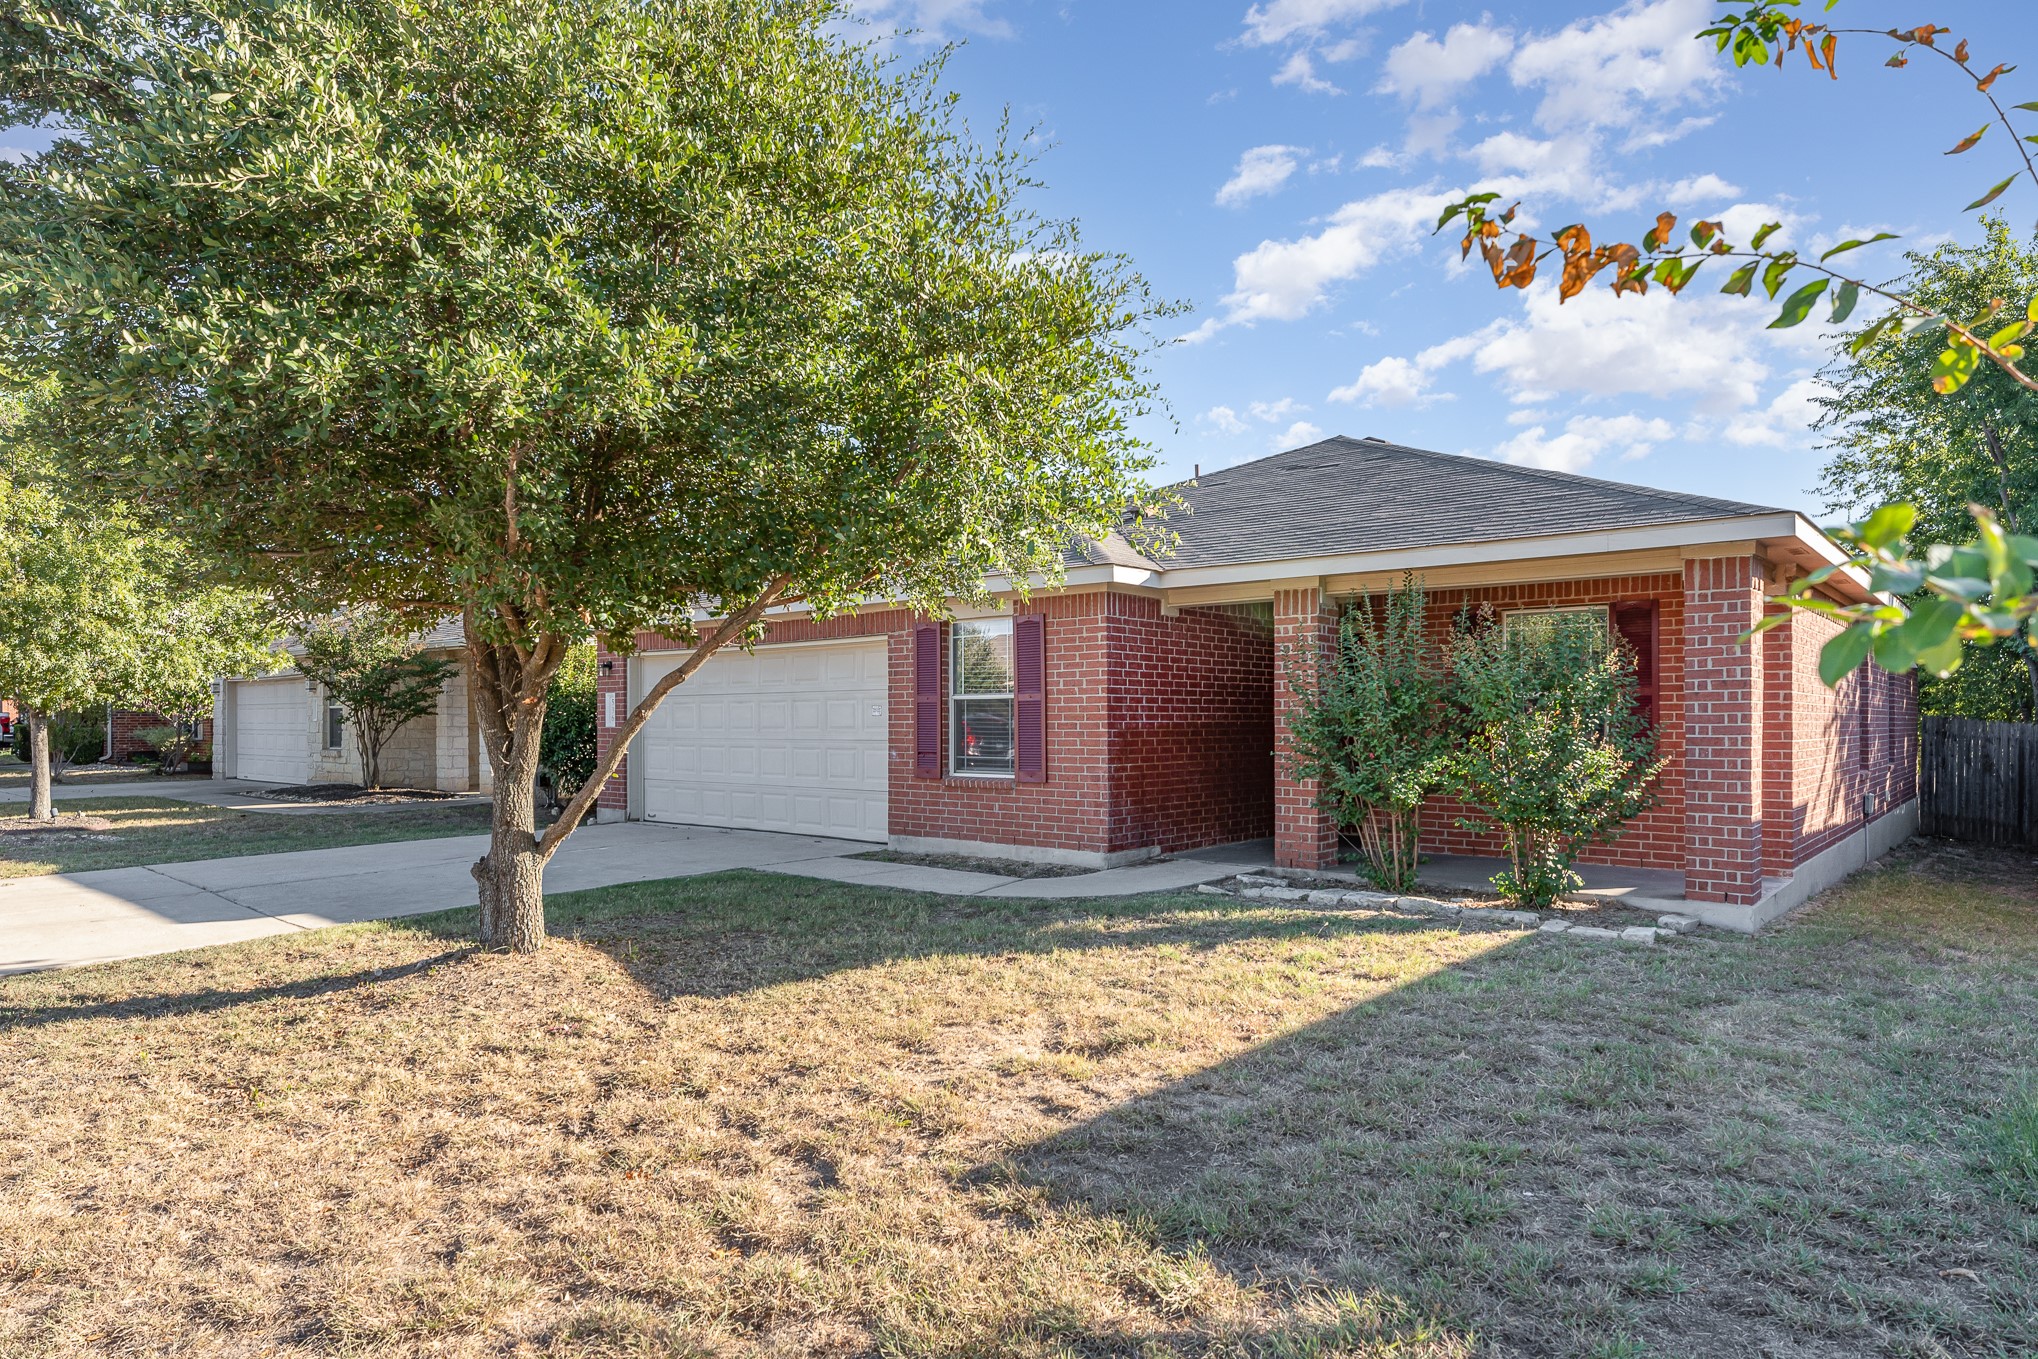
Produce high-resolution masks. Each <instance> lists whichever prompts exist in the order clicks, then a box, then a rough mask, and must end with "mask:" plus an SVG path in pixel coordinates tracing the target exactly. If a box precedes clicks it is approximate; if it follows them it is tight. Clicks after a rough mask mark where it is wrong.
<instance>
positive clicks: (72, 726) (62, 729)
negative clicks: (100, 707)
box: [50, 712, 106, 765]
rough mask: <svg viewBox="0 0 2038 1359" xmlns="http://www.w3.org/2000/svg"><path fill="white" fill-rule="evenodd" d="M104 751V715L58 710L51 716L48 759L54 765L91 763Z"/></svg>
mask: <svg viewBox="0 0 2038 1359" xmlns="http://www.w3.org/2000/svg"><path fill="white" fill-rule="evenodd" d="M105 752H106V718H105V716H104V715H103V714H98V713H81V712H61V713H56V714H54V715H53V716H52V717H51V718H50V760H51V762H52V763H53V764H56V765H66V764H91V763H93V762H94V761H96V760H97V759H98V758H99V757H100V756H101V755H103V754H105Z"/></svg>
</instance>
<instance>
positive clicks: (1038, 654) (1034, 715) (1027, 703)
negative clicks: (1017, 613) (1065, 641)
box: [1012, 613, 1047, 783]
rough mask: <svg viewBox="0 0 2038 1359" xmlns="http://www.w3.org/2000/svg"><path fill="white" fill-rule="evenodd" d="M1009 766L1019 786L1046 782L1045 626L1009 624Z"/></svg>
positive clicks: (1037, 619)
mask: <svg viewBox="0 0 2038 1359" xmlns="http://www.w3.org/2000/svg"><path fill="white" fill-rule="evenodd" d="M1012 707H1013V714H1012V726H1013V732H1012V763H1013V766H1014V768H1015V769H1016V771H1017V773H1018V775H1019V782H1021V783H1045V782H1047V622H1046V620H1045V619H1043V618H1042V617H1041V616H1040V615H1039V614H1037V613H1029V614H1025V615H1023V616H1022V617H1020V618H1017V619H1015V620H1013V623H1012Z"/></svg>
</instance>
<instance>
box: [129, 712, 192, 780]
mask: <svg viewBox="0 0 2038 1359" xmlns="http://www.w3.org/2000/svg"><path fill="white" fill-rule="evenodd" d="M134 738H135V740H137V741H140V742H141V743H142V744H143V745H146V746H147V747H148V748H149V751H150V753H152V754H153V755H154V756H155V758H156V762H157V763H158V764H160V765H161V766H162V768H163V772H164V773H165V774H174V773H176V772H177V771H178V770H180V769H182V768H184V767H185V766H186V765H187V764H189V763H190V760H191V752H192V751H193V750H194V749H195V748H196V747H197V745H198V740H197V738H196V737H194V736H193V735H192V734H191V728H190V727H188V726H176V725H172V724H165V725H163V726H160V727H143V728H141V729H140V730H138V731H136V732H135V734H134ZM137 758H138V759H139V758H146V757H143V756H137Z"/></svg>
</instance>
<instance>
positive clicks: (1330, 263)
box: [1204, 189, 1450, 333]
mask: <svg viewBox="0 0 2038 1359" xmlns="http://www.w3.org/2000/svg"><path fill="white" fill-rule="evenodd" d="M1449 201H1450V197H1449V196H1448V195H1446V194H1442V193H1437V192H1434V191H1431V190H1427V189H1393V190H1390V191H1388V192H1386V193H1382V194H1375V195H1373V196H1372V197H1370V198H1362V199H1359V200H1357V201H1356V202H1352V203H1347V204H1345V205H1344V206H1343V207H1342V208H1339V209H1338V210H1337V212H1336V213H1335V214H1334V215H1333V216H1332V217H1331V218H1330V220H1329V224H1328V225H1326V226H1325V227H1324V228H1323V229H1322V230H1321V231H1318V232H1316V233H1315V234H1314V235H1310V236H1304V237H1301V238H1300V239H1297V240H1289V241H1262V242H1260V244H1258V245H1257V246H1255V247H1253V248H1252V249H1251V250H1248V251H1247V252H1246V253H1245V254H1243V255H1240V256H1239V257H1238V258H1237V259H1235V260H1233V261H1232V279H1233V286H1232V291H1231V292H1230V293H1229V294H1228V295H1227V296H1226V297H1225V299H1224V307H1225V312H1224V316H1223V318H1222V320H1221V321H1220V322H1219V324H1220V325H1240V324H1248V325H1249V324H1251V323H1253V322H1255V321H1261V320H1275V321H1293V320H1295V319H1296V318H1298V317H1301V316H1305V315H1307V314H1308V313H1309V312H1310V311H1311V310H1313V309H1314V308H1315V307H1317V306H1318V305H1319V304H1321V303H1322V302H1323V301H1324V299H1325V298H1326V297H1327V296H1328V295H1329V291H1330V289H1331V288H1332V287H1334V286H1335V285H1337V284H1339V283H1343V282H1346V281H1348V280H1350V279H1353V278H1356V277H1358V276H1359V275H1360V274H1362V273H1364V272H1365V271H1366V270H1368V269H1370V268H1372V267H1373V266H1374V265H1376V264H1378V263H1379V262H1380V261H1381V260H1383V259H1386V258H1388V257H1390V256H1393V255H1399V254H1405V253H1407V252H1408V251H1409V250H1412V249H1414V248H1415V247H1416V246H1418V245H1419V244H1420V243H1421V242H1422V240H1423V239H1424V238H1425V237H1427V236H1428V235H1429V234H1430V232H1431V230H1432V229H1433V228H1434V227H1435V226H1436V219H1437V214H1438V213H1440V212H1441V211H1443V207H1444V204H1446V203H1448V202H1449ZM1204 324H1205V325H1206V326H1209V325H1210V323H1209V322H1205V323H1204ZM1215 329H1216V327H1214V326H1212V327H1211V332H1210V333H1214V330H1215Z"/></svg>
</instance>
